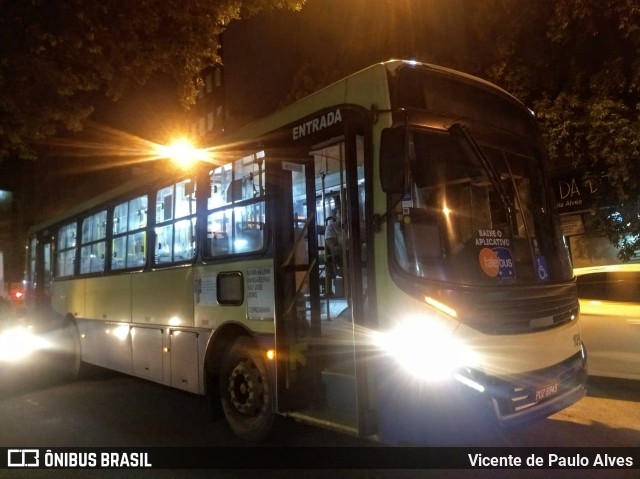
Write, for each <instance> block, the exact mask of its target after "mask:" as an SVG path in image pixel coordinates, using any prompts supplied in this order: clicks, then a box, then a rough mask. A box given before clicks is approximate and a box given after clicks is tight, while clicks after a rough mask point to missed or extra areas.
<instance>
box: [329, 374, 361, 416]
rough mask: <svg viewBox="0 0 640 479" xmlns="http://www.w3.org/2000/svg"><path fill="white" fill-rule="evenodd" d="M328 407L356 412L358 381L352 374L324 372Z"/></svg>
mask: <svg viewBox="0 0 640 479" xmlns="http://www.w3.org/2000/svg"><path fill="white" fill-rule="evenodd" d="M322 384H323V385H324V389H325V397H326V404H327V407H329V408H331V409H338V410H341V411H345V412H349V413H354V414H355V412H356V380H355V377H354V376H353V375H352V374H346V373H344V372H340V371H332V370H324V371H322Z"/></svg>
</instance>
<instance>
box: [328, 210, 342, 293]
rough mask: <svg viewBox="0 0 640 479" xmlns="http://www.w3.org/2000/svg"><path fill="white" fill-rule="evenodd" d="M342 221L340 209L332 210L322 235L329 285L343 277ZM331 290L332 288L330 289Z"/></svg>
mask: <svg viewBox="0 0 640 479" xmlns="http://www.w3.org/2000/svg"><path fill="white" fill-rule="evenodd" d="M342 237H343V231H342V221H341V215H340V209H339V208H336V209H335V210H333V216H332V217H329V218H327V226H326V228H325V233H324V247H325V251H326V254H327V278H329V280H330V283H329V284H330V285H332V284H333V282H334V280H335V278H336V277H337V276H343V252H342ZM332 289H333V288H332Z"/></svg>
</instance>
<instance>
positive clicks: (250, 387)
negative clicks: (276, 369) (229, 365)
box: [229, 359, 264, 416]
mask: <svg viewBox="0 0 640 479" xmlns="http://www.w3.org/2000/svg"><path fill="white" fill-rule="evenodd" d="M229 396H230V398H231V403H232V404H233V406H234V407H235V409H236V410H237V411H239V412H241V413H242V414H246V415H250V416H256V415H258V414H259V413H260V411H261V410H262V407H263V405H264V394H263V387H262V376H261V375H260V372H259V371H258V368H257V366H256V365H255V363H254V362H253V361H251V360H249V359H244V360H241V361H240V362H238V364H237V365H236V367H235V368H234V369H233V371H232V372H231V375H230V376H229Z"/></svg>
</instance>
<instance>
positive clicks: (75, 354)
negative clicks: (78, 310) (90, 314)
mask: <svg viewBox="0 0 640 479" xmlns="http://www.w3.org/2000/svg"><path fill="white" fill-rule="evenodd" d="M63 334H64V343H65V346H64V347H63V351H64V354H65V356H66V359H65V362H64V369H63V374H64V378H65V379H67V380H71V381H74V380H78V379H82V378H84V377H86V376H87V375H88V370H89V367H88V364H86V363H85V362H84V361H82V351H81V349H80V348H81V347H80V331H79V330H78V326H77V324H76V323H75V321H68V322H67V323H66V325H65V328H64V332H63Z"/></svg>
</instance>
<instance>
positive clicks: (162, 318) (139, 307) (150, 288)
mask: <svg viewBox="0 0 640 479" xmlns="http://www.w3.org/2000/svg"><path fill="white" fill-rule="evenodd" d="M131 291H132V297H131V317H132V320H133V322H134V323H138V324H156V325H164V326H193V325H194V324H193V268H171V269H166V270H161V271H149V272H144V273H139V274H134V275H132V276H131Z"/></svg>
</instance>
